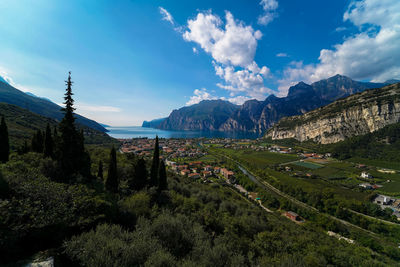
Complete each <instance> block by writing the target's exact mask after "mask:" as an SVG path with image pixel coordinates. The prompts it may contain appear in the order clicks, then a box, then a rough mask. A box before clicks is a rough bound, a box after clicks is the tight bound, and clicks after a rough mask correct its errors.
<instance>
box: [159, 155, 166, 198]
mask: <svg viewBox="0 0 400 267" xmlns="http://www.w3.org/2000/svg"><path fill="white" fill-rule="evenodd" d="M167 189H168V183H167V171H166V170H165V164H164V161H163V160H161V162H160V167H159V172H158V190H159V191H162V190H167Z"/></svg>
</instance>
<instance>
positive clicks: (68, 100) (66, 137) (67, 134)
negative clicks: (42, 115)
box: [58, 72, 90, 179]
mask: <svg viewBox="0 0 400 267" xmlns="http://www.w3.org/2000/svg"><path fill="white" fill-rule="evenodd" d="M66 85H67V88H66V92H65V97H64V100H65V102H64V104H65V108H63V109H62V111H63V112H64V118H63V119H62V121H61V122H60V125H59V130H60V134H61V136H60V144H59V152H58V153H59V160H60V163H61V167H62V169H63V172H64V175H65V176H66V177H67V178H69V179H70V178H71V176H72V174H74V173H80V174H82V175H84V176H90V157H89V155H88V154H87V153H86V152H85V150H84V145H83V136H82V134H81V133H80V132H79V131H77V129H76V127H75V118H74V110H75V108H74V107H73V105H74V100H73V98H72V96H73V93H72V81H71V72H69V75H68V80H67V81H66Z"/></svg>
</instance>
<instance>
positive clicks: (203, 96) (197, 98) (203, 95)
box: [186, 88, 218, 106]
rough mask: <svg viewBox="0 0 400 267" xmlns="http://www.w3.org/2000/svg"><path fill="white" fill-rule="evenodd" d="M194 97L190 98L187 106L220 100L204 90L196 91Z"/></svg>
mask: <svg viewBox="0 0 400 267" xmlns="http://www.w3.org/2000/svg"><path fill="white" fill-rule="evenodd" d="M193 94H194V95H193V96H191V97H190V99H189V101H188V102H186V106H191V105H194V104H198V103H200V102H201V101H203V100H215V99H218V97H216V96H213V95H211V94H210V93H209V92H207V89H205V88H202V89H196V90H194V92H193Z"/></svg>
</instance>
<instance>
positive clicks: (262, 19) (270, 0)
mask: <svg viewBox="0 0 400 267" xmlns="http://www.w3.org/2000/svg"><path fill="white" fill-rule="evenodd" d="M260 5H261V6H262V8H263V10H264V13H263V14H262V15H261V16H259V17H258V24H261V25H267V24H269V23H270V22H271V21H273V20H274V18H275V17H276V12H275V11H276V9H277V8H278V1H276V0H261V2H260Z"/></svg>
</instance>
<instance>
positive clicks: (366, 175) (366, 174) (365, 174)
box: [361, 172, 372, 179]
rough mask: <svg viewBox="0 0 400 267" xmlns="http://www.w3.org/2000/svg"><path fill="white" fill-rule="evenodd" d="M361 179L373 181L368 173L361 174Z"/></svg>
mask: <svg viewBox="0 0 400 267" xmlns="http://www.w3.org/2000/svg"><path fill="white" fill-rule="evenodd" d="M361 178H365V179H371V178H372V175H371V174H369V173H368V172H362V173H361Z"/></svg>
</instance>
